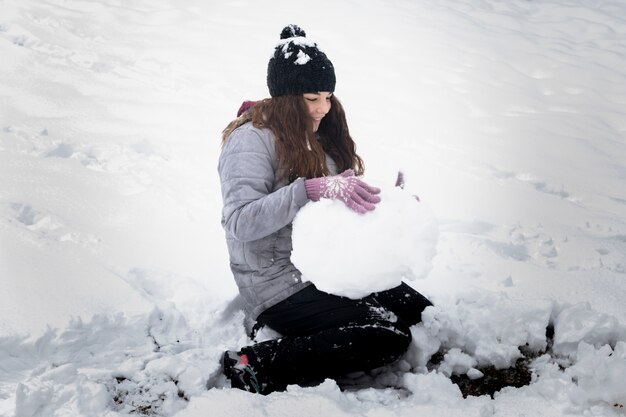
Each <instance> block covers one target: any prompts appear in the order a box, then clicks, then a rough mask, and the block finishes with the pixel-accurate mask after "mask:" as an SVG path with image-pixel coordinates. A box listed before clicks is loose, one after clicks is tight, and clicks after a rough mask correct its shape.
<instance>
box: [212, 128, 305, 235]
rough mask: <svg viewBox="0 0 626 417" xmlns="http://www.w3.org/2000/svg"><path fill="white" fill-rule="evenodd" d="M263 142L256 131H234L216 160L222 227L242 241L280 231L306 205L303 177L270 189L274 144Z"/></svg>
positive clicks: (269, 141)
mask: <svg viewBox="0 0 626 417" xmlns="http://www.w3.org/2000/svg"><path fill="white" fill-rule="evenodd" d="M265 139H266V140H264V138H262V137H261V135H260V134H259V131H257V130H255V129H250V128H248V129H245V128H244V129H237V130H235V131H234V132H233V133H232V134H231V136H230V138H229V139H228V141H227V142H226V144H225V145H224V148H223V149H222V153H221V155H220V159H219V164H218V171H219V175H220V183H221V187H222V198H223V201H224V206H223V208H222V225H223V226H224V229H225V230H226V231H227V232H228V233H230V235H231V236H232V237H233V238H235V239H237V240H239V241H243V242H247V241H252V240H257V239H261V238H263V237H266V236H269V235H270V234H272V233H274V232H276V231H278V230H280V229H282V228H283V227H285V226H286V225H288V224H289V223H291V222H292V221H293V219H294V218H295V216H296V214H297V213H298V210H300V208H301V207H302V206H304V205H305V204H306V203H307V202H308V198H307V196H306V190H305V188H304V179H303V178H299V179H297V180H296V181H294V182H293V183H291V184H289V185H286V186H284V187H282V188H279V189H277V190H273V187H274V184H275V183H276V181H275V175H276V171H277V161H276V156H275V151H274V146H273V143H271V140H267V138H265Z"/></svg>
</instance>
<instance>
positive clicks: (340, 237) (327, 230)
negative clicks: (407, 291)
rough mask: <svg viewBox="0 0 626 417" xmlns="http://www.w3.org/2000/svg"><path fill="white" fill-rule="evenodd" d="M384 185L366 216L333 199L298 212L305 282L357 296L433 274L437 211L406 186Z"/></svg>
mask: <svg viewBox="0 0 626 417" xmlns="http://www.w3.org/2000/svg"><path fill="white" fill-rule="evenodd" d="M365 181H366V183H368V184H370V185H375V186H378V183H376V182H371V181H369V180H365ZM379 188H381V192H380V194H379V196H380V198H381V201H380V203H378V204H376V206H375V207H376V208H375V209H374V210H373V211H370V212H367V213H365V214H363V215H360V214H357V213H355V212H354V211H352V210H350V209H349V208H347V207H346V205H345V204H344V203H343V202H341V201H338V200H328V199H321V200H320V201H317V202H309V203H308V204H307V205H306V206H304V207H303V208H302V209H301V210H300V211H299V212H298V214H297V215H296V218H295V219H294V221H293V235H292V238H293V251H292V255H291V259H292V261H293V263H294V265H295V266H296V267H298V269H299V270H300V272H302V280H303V281H311V282H312V283H314V284H315V285H316V287H317V288H319V289H320V290H322V291H326V292H328V293H331V294H336V295H341V296H345V297H349V298H354V299H357V298H362V297H365V296H367V295H368V294H370V293H372V292H376V291H383V290H387V289H390V288H393V287H396V286H398V285H400V284H401V283H402V281H403V280H414V279H418V278H425V277H426V276H427V275H428V272H429V271H430V269H431V266H432V259H433V257H434V256H435V252H436V246H437V234H438V229H437V223H436V221H435V218H434V216H433V213H432V211H431V210H430V209H429V208H428V206H427V205H426V204H424V203H420V202H418V201H416V199H415V197H414V196H413V195H412V194H411V193H409V192H407V191H405V190H403V189H401V188H400V187H393V186H388V187H379Z"/></svg>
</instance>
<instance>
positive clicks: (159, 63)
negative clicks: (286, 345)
mask: <svg viewBox="0 0 626 417" xmlns="http://www.w3.org/2000/svg"><path fill="white" fill-rule="evenodd" d="M0 8H1V10H2V13H0V55H1V56H2V59H0V80H1V82H0V184H1V186H0V280H1V283H2V285H0V415H2V416H18V417H24V416H41V417H43V416H45V417H48V416H124V415H130V414H132V415H138V414H139V415H141V414H147V415H150V414H151V415H158V416H173V415H176V416H179V417H181V416H187V417H196V416H207V415H212V416H213V415H215V416H245V417H249V416H287V415H288V416H293V415H298V416H319V415H327V416H353V415H358V416H393V417H398V416H401V417H408V416H415V415H430V416H435V417H437V416H446V417H449V416H480V417H487V416H504V417H509V416H510V417H513V416H515V417H519V416H522V415H523V416H573V415H578V416H602V417H613V416H624V415H626V411H625V409H624V406H626V385H625V384H624V383H623V381H624V380H626V365H625V364H626V353H625V352H626V323H625V319H624V317H626V307H625V303H624V298H625V296H626V282H625V278H626V276H625V274H626V255H625V254H626V221H625V219H626V139H625V138H626V40H625V39H626V20H625V19H626V4H625V3H624V2H621V1H618V0H614V1H610V0H608V1H602V2H597V1H583V0H579V1H576V2H570V1H565V0H552V1H550V0H537V1H507V2H498V1H488V0H479V1H474V0H451V1H448V0H446V1H442V0H425V1H419V2H407V1H401V0H387V1H382V0H372V1H368V2H364V3H359V4H358V5H357V4H356V3H353V2H331V1H328V0H320V1H319V2H317V3H316V4H315V7H303V6H302V5H301V4H297V3H296V2H290V1H286V0H280V1H278V0H276V1H270V2H252V1H247V0H241V1H226V2H203V1H198V0H187V1H184V2H180V1H173V0H150V1H147V0H137V1H133V2H123V1H119V0H107V1H102V2H93V1H88V0H72V1H61V0H45V1H36V0H3V1H2V2H1V3H0ZM289 23H295V24H298V25H300V26H301V27H302V28H304V29H305V30H306V32H307V34H308V36H310V37H311V38H315V40H316V41H318V42H319V43H320V45H322V46H323V49H324V52H325V53H326V54H327V55H328V57H329V58H330V59H331V60H332V61H333V64H334V66H335V70H336V74H337V89H336V94H337V96H338V97H339V98H340V99H341V100H342V103H343V105H344V107H345V108H346V111H347V115H348V121H349V123H350V130H351V133H352V135H353V136H354V138H355V139H356V141H357V146H358V152H359V154H360V155H361V156H362V157H363V159H364V160H365V163H366V171H367V176H368V177H371V178H380V179H387V178H388V181H389V182H392V181H393V180H394V179H395V175H396V173H397V171H398V169H402V170H403V171H404V172H405V177H406V179H407V182H406V187H405V189H406V190H407V192H409V193H412V194H417V195H418V196H419V197H420V199H421V200H422V201H423V202H425V203H427V204H428V206H429V207H430V209H431V210H432V213H433V214H434V216H435V217H436V219H437V225H438V229H439V239H438V241H437V246H436V254H435V256H434V258H433V259H432V269H431V270H430V272H429V273H428V275H427V276H426V277H425V278H424V279H421V280H415V281H409V285H412V286H413V287H414V288H416V289H417V290H419V291H420V292H422V293H423V294H424V295H426V296H427V297H429V298H430V299H431V300H432V301H433V303H434V304H435V305H434V307H431V308H428V309H427V310H426V311H425V312H424V314H423V322H422V323H421V324H418V325H416V326H413V328H412V329H411V330H412V333H413V342H412V344H411V346H410V348H409V351H408V352H407V353H406V354H405V355H404V357H403V358H402V359H401V360H400V361H398V362H397V363H395V364H394V365H392V366H388V367H386V368H383V369H379V370H375V371H373V372H370V373H368V374H363V375H352V376H351V377H350V380H351V381H352V383H351V384H352V385H351V386H352V388H350V389H345V390H343V391H342V390H341V389H340V385H338V384H337V382H335V381H332V380H327V381H325V382H324V383H323V384H322V385H319V386H317V387H308V388H301V387H295V386H294V387H290V388H289V389H288V391H287V392H284V393H274V394H271V395H269V396H267V397H263V396H257V395H253V394H249V393H246V392H243V391H239V390H233V389H230V388H227V383H226V381H225V380H224V378H223V377H220V376H219V371H218V368H219V365H218V360H219V356H220V354H221V352H222V351H224V350H226V349H237V348H239V347H240V346H243V345H245V344H248V343H251V342H252V341H251V340H250V339H249V338H248V336H246V334H245V331H244V328H243V320H244V316H243V313H242V312H241V306H240V305H239V304H238V302H237V299H236V298H235V297H236V294H237V290H236V287H235V285H234V282H233V280H232V277H231V274H230V270H229V266H228V255H227V252H226V246H225V242H224V234H223V231H222V229H221V226H220V209H221V194H220V189H219V179H218V177H217V172H216V165H217V158H218V155H219V151H220V147H219V142H220V132H221V130H222V129H223V127H224V126H225V125H226V124H227V123H228V122H229V121H230V120H231V119H232V118H233V116H234V114H235V113H236V110H237V108H238V107H239V105H240V103H241V102H242V101H243V100H246V99H260V98H263V97H266V96H267V95H268V93H267V87H266V84H265V75H266V68H267V60H268V56H269V55H270V54H271V53H272V51H273V46H274V45H275V44H276V42H277V41H278V38H279V34H280V32H281V29H282V28H283V27H284V26H285V25H287V24H289ZM355 236H356V231H355ZM353 241H354V239H353ZM548 328H553V329H554V337H553V338H552V339H551V338H549V337H548V336H547V332H546V329H548ZM548 333H549V332H548ZM262 337H272V335H271V332H265V333H264V334H263V335H262ZM527 351H531V352H534V353H535V354H536V355H538V356H537V357H536V358H535V359H533V360H532V362H531V365H530V366H531V369H532V371H533V378H532V382H531V383H530V385H528V386H525V387H522V388H512V387H509V388H505V389H503V390H501V391H500V392H498V393H496V394H495V395H494V398H490V397H488V396H482V397H471V396H470V397H468V398H466V399H465V398H463V396H462V395H461V392H460V390H459V388H458V386H457V385H455V384H453V383H452V382H451V379H450V376H451V375H463V374H467V375H468V376H469V377H471V378H476V379H480V377H481V371H480V369H481V368H482V367H484V366H487V365H493V366H495V367H497V368H503V367H507V366H510V365H511V364H512V363H514V361H515V360H516V359H517V358H518V357H520V356H521V355H522V354H524V352H527ZM437 352H439V353H441V354H443V360H442V361H441V363H440V364H439V365H436V366H432V365H429V360H430V359H431V358H432V356H433V355H434V354H435V353H437ZM207 382H208V384H207ZM207 387H208V388H207Z"/></svg>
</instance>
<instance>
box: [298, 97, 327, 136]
mask: <svg viewBox="0 0 626 417" xmlns="http://www.w3.org/2000/svg"><path fill="white" fill-rule="evenodd" d="M332 96H333V93H329V92H328V91H320V92H317V93H305V94H303V97H304V102H305V103H306V108H307V110H308V111H309V116H311V120H312V122H313V131H314V132H317V129H318V128H319V127H320V122H321V121H322V119H323V118H324V116H326V113H328V111H329V110H330V98H331V97H332Z"/></svg>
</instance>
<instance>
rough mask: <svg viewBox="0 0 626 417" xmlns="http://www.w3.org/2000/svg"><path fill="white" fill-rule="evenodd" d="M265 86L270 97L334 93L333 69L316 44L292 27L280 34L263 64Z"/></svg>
mask: <svg viewBox="0 0 626 417" xmlns="http://www.w3.org/2000/svg"><path fill="white" fill-rule="evenodd" d="M267 86H268V87H269V90H270V95H271V96H272V97H277V96H284V95H287V94H304V93H316V92H318V91H329V92H331V93H332V92H333V91H335V68H334V67H333V63H332V62H330V60H329V59H328V58H327V57H326V54H324V52H322V51H320V50H319V49H318V47H317V44H316V43H315V42H313V41H310V40H308V39H307V38H306V33H305V32H304V30H302V28H300V27H299V26H296V25H289V26H286V27H285V28H284V29H283V31H282V32H281V34H280V42H279V43H278V45H276V50H275V51H274V56H273V57H272V58H271V59H270V62H269V64H268V65H267Z"/></svg>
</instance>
